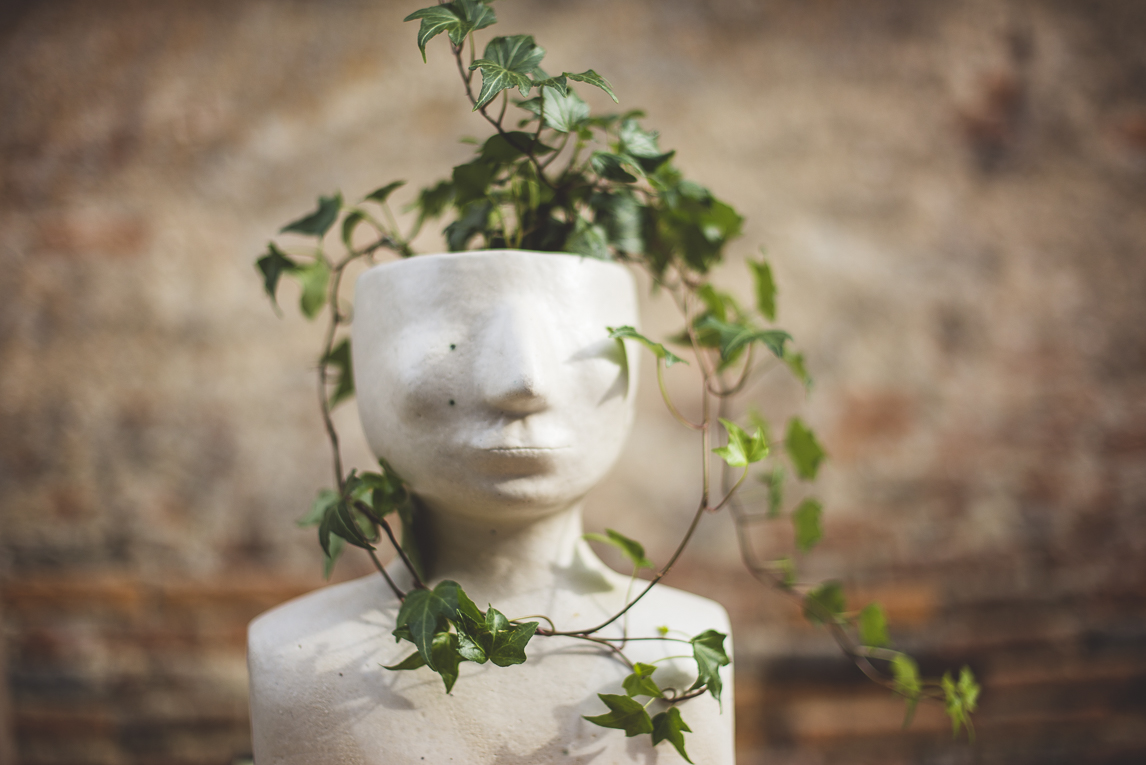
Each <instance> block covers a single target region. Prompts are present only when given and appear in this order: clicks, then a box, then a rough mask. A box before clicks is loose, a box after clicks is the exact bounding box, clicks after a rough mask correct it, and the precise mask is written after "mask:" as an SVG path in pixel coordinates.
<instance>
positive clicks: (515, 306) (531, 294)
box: [354, 251, 636, 345]
mask: <svg viewBox="0 0 1146 765" xmlns="http://www.w3.org/2000/svg"><path fill="white" fill-rule="evenodd" d="M355 304H356V308H355V320H354V325H355V326H354V332H355V337H356V341H355V344H356V345H357V344H358V343H359V342H366V343H377V342H386V341H389V342H391V343H392V342H394V341H396V340H397V339H398V337H400V336H402V335H405V334H406V333H407V331H413V332H415V333H425V332H445V333H447V334H451V333H452V334H459V335H464V336H472V335H473V334H474V333H475V332H480V331H481V330H482V329H484V328H487V327H490V326H496V325H498V324H501V323H504V322H505V321H506V320H507V317H508V318H510V319H513V318H516V320H518V321H530V322H542V323H545V324H550V325H553V326H555V327H563V328H565V329H566V330H567V331H568V332H569V333H571V334H573V335H579V334H582V332H583V331H585V330H590V331H592V332H593V333H601V332H603V331H604V327H605V326H606V325H620V324H633V323H635V322H636V297H635V290H634V285H633V280H632V277H631V276H630V275H629V273H628V271H627V270H626V269H624V268H623V267H622V266H618V265H616V264H612V263H604V262H601V261H595V260H590V259H585V258H580V257H576V256H571V255H554V254H548V253H529V252H514V251H503V252H490V253H485V252H477V253H457V254H451V255H434V256H421V257H417V258H413V259H410V260H406V261H399V262H397V263H391V264H386V265H384V266H379V267H376V268H374V269H372V270H370V271H368V272H366V273H365V274H363V275H362V276H361V277H360V278H359V280H358V285H357V290H356V299H355ZM387 344H389V343H387Z"/></svg>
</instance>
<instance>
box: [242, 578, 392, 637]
mask: <svg viewBox="0 0 1146 765" xmlns="http://www.w3.org/2000/svg"><path fill="white" fill-rule="evenodd" d="M400 605H401V604H400V603H399V602H398V599H397V598H395V597H394V594H393V593H392V592H391V591H390V590H389V588H387V586H386V583H385V582H383V581H382V579H381V578H380V577H378V576H377V575H373V576H367V577H362V578H359V579H353V580H351V581H349V582H342V583H340V584H335V585H331V586H329V587H323V588H321V589H318V590H315V591H313V592H308V593H307V594H305V595H300V596H299V597H297V598H294V599H293V600H288V601H287V602H285V603H282V604H280V605H278V606H275V607H274V608H272V609H271V610H269V611H266V612H264V613H262V614H260V615H259V616H257V617H255V619H254V620H253V621H251V623H250V625H249V626H248V628H247V645H248V649H249V650H250V652H251V653H262V652H267V651H271V652H274V651H277V650H279V649H281V648H283V647H285V646H287V645H290V644H292V643H300V642H303V643H305V642H310V641H312V640H314V639H315V638H316V637H317V636H319V635H322V634H323V633H328V632H329V631H330V630H332V629H336V628H338V627H339V626H340V625H347V624H353V623H362V622H365V623H369V624H371V625H373V627H374V629H375V630H378V629H383V630H385V631H387V632H388V631H389V630H391V629H393V628H394V622H395V620H396V617H397V614H398V608H399V606H400Z"/></svg>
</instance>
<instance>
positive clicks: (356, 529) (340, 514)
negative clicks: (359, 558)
mask: <svg viewBox="0 0 1146 765" xmlns="http://www.w3.org/2000/svg"><path fill="white" fill-rule="evenodd" d="M356 515H357V513H355V511H353V510H351V509H350V507H349V506H348V505H347V504H346V502H344V501H342V500H339V502H338V504H337V505H335V507H334V510H333V511H331V512H328V513H327V518H329V519H330V521H329V528H330V533H331V534H334V535H335V536H338V537H342V538H343V539H345V540H346V541H347V542H348V543H350V544H352V545H354V546H355V547H361V548H362V549H363V550H373V549H374V546H373V545H371V544H370V542H369V541H368V540H367V538H366V535H365V534H364V533H363V532H362V528H361V526H360V525H359V523H358V518H357V517H356Z"/></svg>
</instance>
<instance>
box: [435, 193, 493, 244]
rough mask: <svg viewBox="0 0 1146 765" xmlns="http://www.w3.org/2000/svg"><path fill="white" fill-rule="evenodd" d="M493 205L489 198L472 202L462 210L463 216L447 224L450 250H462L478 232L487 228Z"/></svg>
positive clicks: (447, 239)
mask: <svg viewBox="0 0 1146 765" xmlns="http://www.w3.org/2000/svg"><path fill="white" fill-rule="evenodd" d="M491 212H493V205H492V204H490V203H489V201H488V200H485V199H483V200H481V201H478V202H471V203H470V204H468V205H466V207H465V208H464V209H463V210H462V214H461V216H459V217H458V219H457V220H455V221H454V222H453V223H451V224H450V225H448V226H446V230H445V232H444V233H445V235H446V244H447V245H449V248H450V252H461V251H462V250H464V249H465V248H466V245H467V244H469V241H470V239H472V238H473V237H474V236H475V235H476V234H478V233H480V232H483V231H485V230H486V226H487V225H488V223H489V215H490V213H491Z"/></svg>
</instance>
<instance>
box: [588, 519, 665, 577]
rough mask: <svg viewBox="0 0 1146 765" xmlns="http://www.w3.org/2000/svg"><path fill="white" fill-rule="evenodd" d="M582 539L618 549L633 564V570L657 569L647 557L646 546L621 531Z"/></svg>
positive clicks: (607, 530)
mask: <svg viewBox="0 0 1146 765" xmlns="http://www.w3.org/2000/svg"><path fill="white" fill-rule="evenodd" d="M582 539H591V540H593V541H594V542H604V543H605V544H607V545H612V546H613V547H616V548H617V549H618V550H620V551H621V552H622V553H623V554H624V556H625V557H626V558H628V559H629V562H630V563H632V564H633V568H635V569H637V570H640V569H642V568H651V569H655V568H656V564H655V563H653V562H652V561H651V560H649V559H648V558H646V557H645V548H644V545H642V544H641V543H640V542H638V541H636V540H635V539H629V538H628V537H627V536H625V535H624V534H622V533H621V532H619V531H613V530H612V529H605V533H604V534H595V533H589V534H583V535H582Z"/></svg>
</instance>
